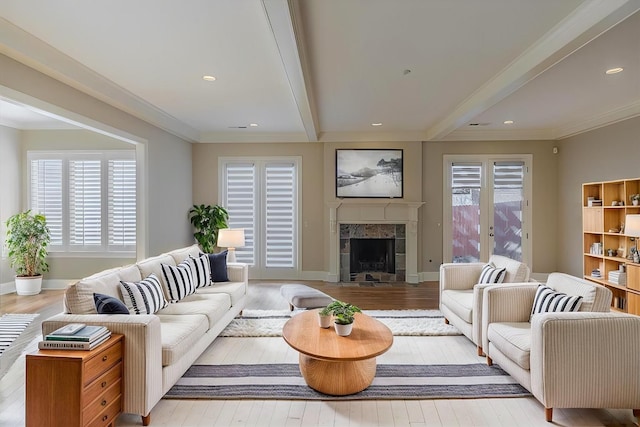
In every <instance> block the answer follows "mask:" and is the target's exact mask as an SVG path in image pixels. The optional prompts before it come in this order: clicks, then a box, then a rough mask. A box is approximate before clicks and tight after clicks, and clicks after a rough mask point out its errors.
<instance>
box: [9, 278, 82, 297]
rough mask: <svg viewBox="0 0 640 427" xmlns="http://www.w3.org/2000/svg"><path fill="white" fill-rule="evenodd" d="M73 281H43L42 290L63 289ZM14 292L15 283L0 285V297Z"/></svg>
mask: <svg viewBox="0 0 640 427" xmlns="http://www.w3.org/2000/svg"><path fill="white" fill-rule="evenodd" d="M74 282H76V280H74V279H44V280H43V281H42V289H65V288H66V287H67V285H69V284H70V283H74ZM15 291H16V284H15V282H13V281H11V282H5V283H0V295H6V294H11V293H14V292H15Z"/></svg>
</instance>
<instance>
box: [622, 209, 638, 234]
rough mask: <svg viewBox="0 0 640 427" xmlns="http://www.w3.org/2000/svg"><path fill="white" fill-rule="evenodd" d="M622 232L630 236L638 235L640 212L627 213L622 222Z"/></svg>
mask: <svg viewBox="0 0 640 427" xmlns="http://www.w3.org/2000/svg"><path fill="white" fill-rule="evenodd" d="M624 234H625V235H627V236H631V237H640V214H634V215H627V218H626V220H625V223H624Z"/></svg>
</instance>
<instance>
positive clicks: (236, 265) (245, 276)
mask: <svg viewBox="0 0 640 427" xmlns="http://www.w3.org/2000/svg"><path fill="white" fill-rule="evenodd" d="M227 275H228V276H229V281H230V282H244V283H245V284H247V283H248V282H249V267H248V266H247V264H244V263H241V262H228V263H227Z"/></svg>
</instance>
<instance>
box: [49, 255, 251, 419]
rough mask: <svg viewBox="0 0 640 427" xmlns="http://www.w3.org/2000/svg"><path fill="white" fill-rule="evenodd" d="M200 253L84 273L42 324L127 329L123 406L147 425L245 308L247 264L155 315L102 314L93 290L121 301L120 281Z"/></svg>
mask: <svg viewBox="0 0 640 427" xmlns="http://www.w3.org/2000/svg"><path fill="white" fill-rule="evenodd" d="M199 252H200V250H199V248H198V246H196V245H194V246H191V247H187V248H182V249H177V250H174V251H171V252H168V253H165V254H162V255H159V256H156V257H153V258H148V259H145V260H142V261H140V262H138V263H137V264H133V265H129V266H125V267H120V268H114V269H110V270H106V271H103V272H100V273H97V274H94V275H92V276H90V277H87V278H84V279H82V280H80V281H78V282H76V283H74V284H72V285H70V286H69V287H68V288H67V289H66V291H65V294H64V303H65V304H64V305H65V310H64V311H65V312H64V313H62V314H59V315H56V316H54V317H51V318H50V319H48V320H46V321H45V322H43V324H42V333H43V334H48V333H50V332H52V331H53V330H55V329H57V328H59V327H61V326H63V325H64V324H68V323H85V324H88V325H104V326H106V327H107V328H108V329H109V330H110V331H111V332H112V333H117V334H123V335H124V346H125V347H124V348H125V352H124V353H125V354H124V399H123V411H124V412H125V413H132V414H139V415H141V416H142V422H143V425H148V424H149V423H150V413H151V409H153V407H154V406H155V404H156V403H157V402H158V401H159V400H160V399H161V398H162V396H163V395H164V394H165V393H166V392H167V391H168V390H169V389H170V388H171V387H172V386H173V385H174V384H175V383H176V381H177V380H178V379H179V378H180V377H181V376H182V375H183V374H184V372H185V371H186V370H187V369H188V368H189V367H190V366H191V365H192V364H193V362H194V361H195V360H196V359H197V358H198V356H200V354H202V352H203V351H204V350H205V349H206V348H207V347H208V346H209V345H210V344H211V343H212V342H213V340H214V339H215V338H216V337H217V336H218V335H219V334H220V332H222V330H223V329H224V328H225V327H226V326H227V325H228V324H229V322H230V321H231V320H232V319H233V318H234V317H236V316H237V315H238V314H240V313H241V311H242V310H243V308H244V307H245V305H246V301H247V282H248V271H247V266H246V265H245V264H239V263H234V264H228V265H227V273H228V276H229V281H228V282H220V283H215V284H214V285H213V286H207V287H203V288H198V289H197V290H196V293H194V294H191V295H188V296H187V297H185V298H184V299H182V300H180V301H179V302H176V303H170V304H169V305H168V306H167V307H166V308H163V309H161V310H160V311H158V312H157V313H156V314H143V315H136V314H129V315H127V314H98V313H97V311H96V308H95V303H94V299H93V294H94V293H99V294H104V295H110V296H113V297H116V298H118V299H120V300H122V295H121V293H120V291H119V286H120V281H127V282H139V281H141V280H142V279H144V278H146V277H147V276H149V275H150V274H151V273H153V274H155V275H156V276H157V277H162V267H161V264H163V263H164V264H168V265H173V266H175V265H177V264H179V263H180V262H182V261H183V260H184V259H186V258H187V257H189V256H190V255H192V256H196V257H197V256H198V254H199Z"/></svg>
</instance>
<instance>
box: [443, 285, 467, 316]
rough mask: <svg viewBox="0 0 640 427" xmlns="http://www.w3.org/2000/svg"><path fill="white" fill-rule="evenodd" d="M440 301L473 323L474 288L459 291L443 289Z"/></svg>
mask: <svg viewBox="0 0 640 427" xmlns="http://www.w3.org/2000/svg"><path fill="white" fill-rule="evenodd" d="M440 298H441V301H440V303H441V304H443V305H446V306H447V307H448V308H449V310H451V311H452V312H453V313H455V314H456V315H457V316H458V317H460V318H461V319H462V320H464V321H465V322H467V323H471V320H472V317H473V313H472V311H473V289H468V290H464V291H458V290H453V289H447V290H445V291H442V295H441V296H440Z"/></svg>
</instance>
